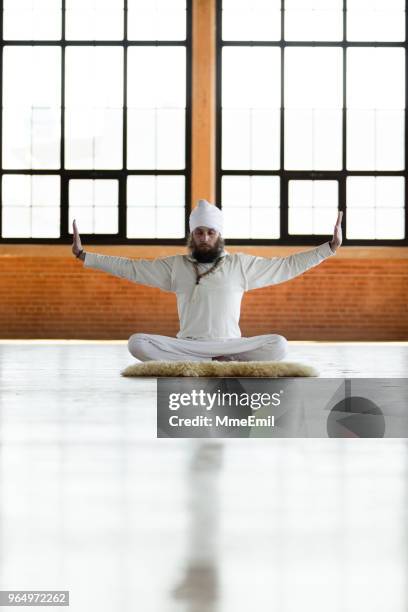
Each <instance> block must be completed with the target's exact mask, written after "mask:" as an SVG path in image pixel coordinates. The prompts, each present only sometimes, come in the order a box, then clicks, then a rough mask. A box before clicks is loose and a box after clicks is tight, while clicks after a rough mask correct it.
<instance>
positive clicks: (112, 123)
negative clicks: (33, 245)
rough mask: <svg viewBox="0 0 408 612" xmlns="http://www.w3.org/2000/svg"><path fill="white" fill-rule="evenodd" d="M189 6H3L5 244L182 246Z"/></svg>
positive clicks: (34, 0) (167, 1) (103, 2)
mask: <svg viewBox="0 0 408 612" xmlns="http://www.w3.org/2000/svg"><path fill="white" fill-rule="evenodd" d="M190 4H191V1H189V0H4V1H3V8H4V10H3V14H2V21H1V70H2V91H1V96H2V116H1V140H2V146H1V155H0V159H1V161H0V171H1V181H0V189H1V219H0V240H1V241H2V242H39V243H41V242H47V243H53V242H55V243H58V242H65V243H66V242H69V241H70V240H71V238H70V237H71V235H72V220H73V219H74V218H76V219H77V222H78V227H79V231H80V233H81V236H82V238H83V239H84V240H85V241H86V242H87V243H92V242H94V243H96V242H98V243H104V242H106V243H107V242H109V243H111V244H115V243H117V244H123V243H130V244H132V243H139V242H140V243H142V242H143V243H150V244H154V243H155V242H160V243H162V242H168V243H172V242H174V243H182V242H184V240H185V232H186V220H187V210H186V203H187V202H189V190H190V178H189V177H190V158H191V154H190V127H189V124H190V105H189V102H188V101H189V99H190V95H188V92H189V90H190V64H191V8H190Z"/></svg>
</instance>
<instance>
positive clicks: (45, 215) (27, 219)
mask: <svg viewBox="0 0 408 612" xmlns="http://www.w3.org/2000/svg"><path fill="white" fill-rule="evenodd" d="M59 236H60V177H59V176H49V175H41V176H31V175H27V174H24V175H23V174H13V175H10V174H6V175H4V176H3V180H2V237H3V238H59Z"/></svg>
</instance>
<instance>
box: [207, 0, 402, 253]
mask: <svg viewBox="0 0 408 612" xmlns="http://www.w3.org/2000/svg"><path fill="white" fill-rule="evenodd" d="M216 3H217V7H216V13H217V16H216V19H217V40H216V56H217V59H216V61H217V77H216V78H217V85H216V198H217V203H218V206H219V207H220V208H222V188H221V184H222V177H223V176H234V175H235V176H279V177H280V179H281V186H280V238H262V239H260V238H230V239H228V238H227V239H226V243H227V244H231V243H233V244H237V245H259V246H273V245H281V246H291V245H301V246H303V245H305V246H307V245H315V244H316V243H323V242H325V241H327V240H330V239H331V238H332V234H330V235H329V234H327V235H325V234H296V235H294V234H291V235H290V234H289V233H288V210H289V205H288V182H289V180H293V179H297V180H302V179H303V180H305V179H307V180H329V179H331V180H333V179H334V180H337V181H338V183H339V201H338V210H341V211H343V222H342V228H343V245H344V246H393V247H401V246H408V170H407V165H408V164H407V161H408V153H407V148H408V109H407V106H408V53H407V50H408V38H407V37H408V6H407V5H408V2H407V0H406V2H405V41H402V42H395V41H394V42H370V41H369V42H359V41H348V40H347V0H343V39H342V40H341V41H286V40H284V32H285V29H284V26H285V0H281V16H280V17H281V38H280V40H276V41H248V40H244V41H236V40H233V41H230V40H227V41H225V40H223V39H222V0H216ZM234 46H236V47H243V46H248V47H255V46H257V47H279V48H280V49H281V104H280V170H248V171H246V170H223V169H222V167H221V161H222V159H221V153H222V108H221V86H222V49H223V47H234ZM286 47H337V48H341V49H342V50H343V105H342V106H343V108H342V139H343V140H342V143H343V145H342V146H343V151H342V169H341V170H335V171H326V170H324V171H313V170H310V171H308V170H299V171H297V170H285V169H284V137H285V131H284V125H285V124H284V122H285V117H284V78H285V73H284V68H285V48H286ZM351 47H397V48H403V49H405V125H404V136H405V143H404V152H405V170H403V171H393V170H388V171H386V170H385V171H369V170H368V171H360V170H347V169H346V154H347V110H346V99H347V98H346V96H347V81H346V74H347V49H348V48H351ZM349 176H362V177H364V176H369V177H376V176H403V177H404V178H405V185H404V193H405V208H404V211H405V214H404V219H405V238H402V239H347V237H346V234H347V207H346V179H347V177H349ZM334 217H335V215H334ZM335 221H336V219H335V218H334V219H333V227H334V223H335Z"/></svg>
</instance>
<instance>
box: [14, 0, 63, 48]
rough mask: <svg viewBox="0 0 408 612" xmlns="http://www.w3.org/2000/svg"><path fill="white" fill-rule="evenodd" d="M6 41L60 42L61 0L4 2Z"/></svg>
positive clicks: (15, 0) (16, 0)
mask: <svg viewBox="0 0 408 612" xmlns="http://www.w3.org/2000/svg"><path fill="white" fill-rule="evenodd" d="M3 6H4V12H3V38H4V40H59V39H60V38H61V21H62V20H61V0H35V2H33V1H32V0H4V1H3Z"/></svg>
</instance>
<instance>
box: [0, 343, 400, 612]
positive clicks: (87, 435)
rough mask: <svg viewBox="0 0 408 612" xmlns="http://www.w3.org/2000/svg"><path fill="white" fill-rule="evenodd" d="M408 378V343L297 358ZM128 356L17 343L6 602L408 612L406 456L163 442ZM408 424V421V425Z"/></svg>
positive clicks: (0, 365)
mask: <svg viewBox="0 0 408 612" xmlns="http://www.w3.org/2000/svg"><path fill="white" fill-rule="evenodd" d="M290 347H291V354H290V355H289V357H288V358H287V361H289V360H290V361H301V362H304V363H310V364H313V365H315V366H316V367H317V368H318V369H319V370H320V374H321V376H325V377H342V376H348V377H371V376H379V377H404V376H405V375H406V373H407V372H408V343H389V344H387V343H372V344H367V343H308V342H307V343H295V342H292V343H290ZM133 362H134V359H133V358H132V356H131V355H130V354H128V352H127V347H126V343H125V342H116V343H115V342H111V343H109V342H106V343H103V342H94V343H92V342H79V341H78V342H76V341H67V342H63V341H59V342H57V341H55V342H51V341H48V342H41V341H32V342H29V341H15V342H13V341H1V342H0V589H3V590H12V589H14V590H18V589H20V590H23V589H24V590H30V589H33V590H38V589H42V590H51V589H52V590H58V589H61V590H69V591H70V602H71V604H70V609H72V610H73V611H74V612H131V611H132V612H133V611H136V610H137V611H140V612H173V611H177V612H178V611H190V612H241V611H242V612H244V611H245V612H247V611H248V610H250V609H253V610H257V611H262V612H263V611H264V610H265V611H266V610H268V612H272V611H276V612H295V611H296V612H300V611H302V612H309V611H313V612H320V611H322V612H323V611H324V612H377V611H378V612H384V611H385V610H387V611H388V610H389V611H392V612H406V611H407V610H408V445H407V441H406V440H404V439H377V440H376V439H372V440H370V439H349V440H345V439H327V440H326V439H300V440H295V439H287V440H285V439H257V440H254V439H249V440H248V439H247V440H243V439H235V440H234V439H225V440H215V439H214V440H211V439H209V440H189V439H185V440H182V439H180V440H171V439H157V438H156V413H155V410H156V404H155V393H156V383H155V380H154V379H134V378H123V377H120V375H119V372H120V370H121V369H123V368H124V367H126V365H128V364H130V363H133ZM407 409H408V408H407Z"/></svg>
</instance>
